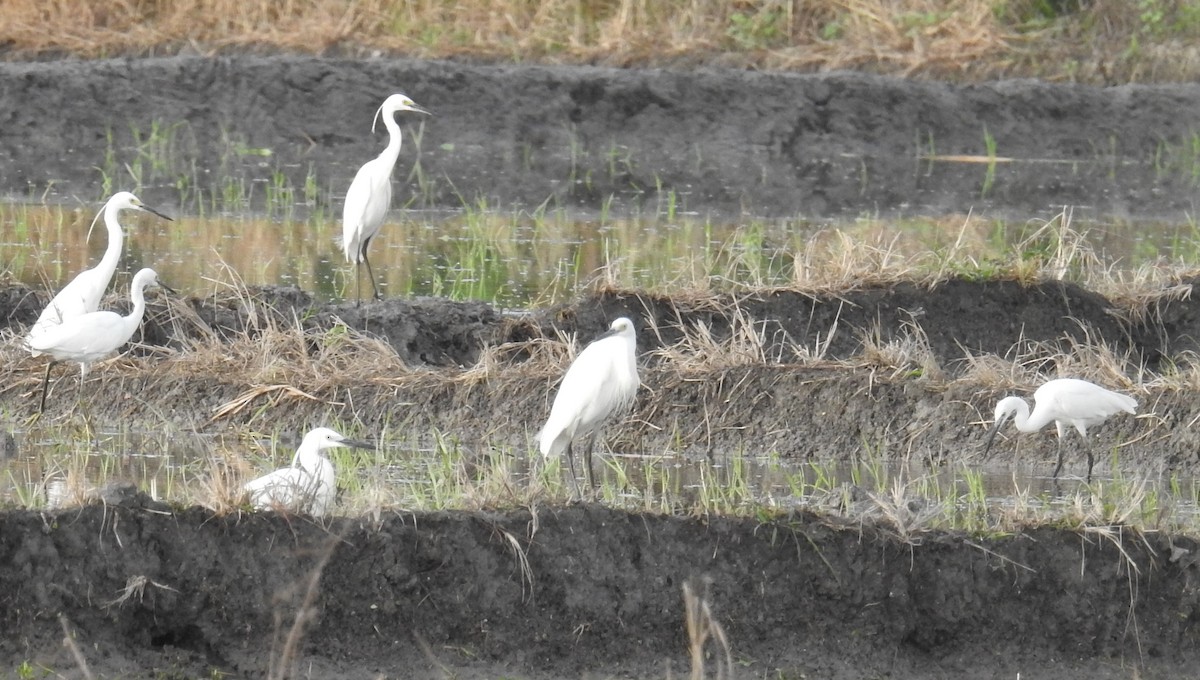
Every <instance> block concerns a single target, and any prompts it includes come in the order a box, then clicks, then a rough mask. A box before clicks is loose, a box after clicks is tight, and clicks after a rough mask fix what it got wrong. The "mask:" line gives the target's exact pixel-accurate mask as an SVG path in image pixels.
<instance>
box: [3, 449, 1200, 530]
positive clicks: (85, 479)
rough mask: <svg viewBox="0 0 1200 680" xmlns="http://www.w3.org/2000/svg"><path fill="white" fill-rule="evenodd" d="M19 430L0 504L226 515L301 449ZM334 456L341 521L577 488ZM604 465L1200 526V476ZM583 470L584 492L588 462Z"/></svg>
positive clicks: (765, 504) (1008, 516)
mask: <svg viewBox="0 0 1200 680" xmlns="http://www.w3.org/2000/svg"><path fill="white" fill-rule="evenodd" d="M13 435H14V436H13V442H14V444H15V447H13V446H10V447H8V448H7V449H6V450H7V451H9V452H10V454H12V455H10V457H8V458H7V459H4V460H0V506H20V507H27V508H34V509H39V508H56V507H71V506H74V505H78V504H80V503H83V502H88V501H90V500H93V499H95V498H97V497H99V496H102V495H103V493H104V491H103V490H104V489H105V488H106V487H108V486H110V485H112V484H114V483H132V484H134V485H136V486H137V488H139V489H140V490H142V491H144V492H146V493H147V494H149V495H150V496H151V497H152V498H155V499H157V500H161V501H165V502H169V503H183V504H191V503H199V504H202V505H209V506H210V507H215V506H216V505H217V504H218V499H219V498H222V497H228V496H229V494H230V493H234V494H236V488H237V486H238V485H239V484H240V483H241V482H244V481H245V480H248V479H250V478H252V477H254V476H257V475H259V474H263V473H265V472H267V471H269V470H271V469H274V468H276V467H279V466H284V465H287V464H288V463H289V462H290V460H291V456H292V453H293V451H294V447H295V446H296V442H293V441H281V440H280V439H279V438H266V437H262V438H254V439H239V438H236V437H214V436H208V435H198V434H186V433H171V434H154V433H130V432H124V433H121V432H110V433H93V434H92V436H90V437H75V438H73V439H72V440H71V441H70V442H69V443H64V442H63V441H58V440H55V439H54V438H52V437H48V436H45V435H34V434H32V433H30V432H21V431H17V432H14V433H13ZM64 439H67V438H64ZM331 453H332V455H331V458H332V459H333V460H334V463H335V466H336V467H337V468H338V470H339V488H340V496H339V508H338V510H336V511H335V512H336V513H339V514H360V513H363V512H372V511H373V510H374V509H377V508H380V507H382V508H402V509H405V510H433V509H444V508H453V507H471V506H472V504H473V503H476V502H478V501H479V500H480V498H482V497H487V496H488V494H492V495H493V496H495V495H496V494H498V496H497V497H498V498H499V499H500V500H503V499H504V498H505V497H506V494H507V495H512V494H516V493H519V491H516V490H519V489H521V488H524V487H527V486H528V485H531V484H534V485H542V486H543V487H546V486H548V487H549V489H550V490H549V491H548V493H550V494H552V495H554V496H559V497H562V498H566V497H568V496H570V495H572V494H573V490H572V489H573V485H572V484H571V482H570V476H569V473H568V471H567V466H566V464H565V462H564V461H556V462H554V463H552V464H551V465H550V466H549V467H548V471H547V468H546V466H545V464H544V463H543V462H542V461H541V459H540V457H539V456H537V454H536V451H533V450H532V447H531V452H530V453H529V454H528V455H526V454H524V453H522V452H515V453H497V452H495V451H489V452H473V451H464V450H460V449H458V448H451V449H448V448H446V447H444V446H442V445H441V444H439V443H435V444H434V445H432V446H424V447H415V446H413V445H412V444H397V443H394V442H384V443H383V446H382V447H381V448H379V449H376V450H375V451H373V452H359V451H352V450H349V449H339V450H334V451H333V452H331ZM576 465H577V466H581V465H582V461H581V460H580V461H576ZM593 469H594V471H595V477H596V480H597V482H596V484H597V489H598V490H597V492H596V493H597V497H598V498H600V499H602V500H604V501H605V502H606V503H609V504H611V505H615V506H619V507H626V508H629V509H634V510H645V511H650V512H680V511H683V512H721V513H728V512H755V511H756V510H755V509H756V508H775V509H780V510H788V509H812V510H818V511H822V512H832V513H834V514H843V515H847V516H850V517H867V516H871V517H879V518H883V519H889V520H892V521H897V520H898V521H901V522H912V523H913V526H915V527H928V526H930V523H932V524H936V525H937V526H942V527H947V526H949V527H954V528H970V527H975V528H979V529H982V528H985V527H992V526H994V525H995V524H996V523H998V522H1003V521H1009V522H1019V521H1021V520H1022V519H1024V520H1033V519H1042V520H1045V519H1046V518H1050V517H1061V516H1068V517H1078V516H1079V515H1081V514H1086V513H1095V512H1099V511H1100V510H1099V508H1106V510H1104V512H1108V513H1110V516H1100V517H1093V519H1105V520H1108V521H1112V520H1113V519H1114V517H1113V516H1111V515H1112V514H1116V515H1117V516H1119V517H1120V518H1121V519H1122V521H1123V522H1126V523H1134V524H1136V525H1142V526H1144V525H1153V526H1162V525H1164V524H1170V525H1174V526H1193V527H1194V526H1196V524H1197V522H1198V521H1200V505H1198V503H1197V499H1198V498H1200V480H1190V479H1178V478H1165V477H1162V476H1158V477H1153V478H1141V477H1137V476H1131V475H1127V474H1118V475H1116V476H1115V477H1110V476H1104V475H1100V474H1097V476H1096V477H1095V479H1094V480H1093V481H1092V483H1090V484H1088V483H1086V482H1085V481H1084V480H1083V479H1081V478H1080V477H1077V476H1073V475H1072V474H1071V472H1072V471H1071V470H1067V471H1065V473H1064V475H1063V476H1062V477H1061V478H1060V479H1058V480H1053V479H1051V478H1050V477H1049V471H1050V466H1049V464H1045V465H1041V464H1018V465H1016V466H1011V467H1009V466H1002V465H994V464H989V465H981V466H974V467H968V466H947V467H939V468H935V469H931V468H928V467H927V466H924V465H921V464H914V463H909V462H902V461H874V462H862V463H834V462H815V461H794V460H786V459H780V458H778V457H775V456H754V455H729V456H718V457H717V458H715V459H706V458H689V457H684V456H679V455H673V454H666V455H654V454H636V453H635V454H628V453H615V454H604V455H597V456H596V457H595V459H594V462H593ZM577 471H578V474H579V480H578V482H579V484H580V486H581V487H582V488H586V480H585V478H584V473H583V470H582V468H581V467H579V468H578V469H577ZM222 485H224V486H222ZM222 488H224V489H225V491H222ZM493 500H495V498H494V499H493Z"/></svg>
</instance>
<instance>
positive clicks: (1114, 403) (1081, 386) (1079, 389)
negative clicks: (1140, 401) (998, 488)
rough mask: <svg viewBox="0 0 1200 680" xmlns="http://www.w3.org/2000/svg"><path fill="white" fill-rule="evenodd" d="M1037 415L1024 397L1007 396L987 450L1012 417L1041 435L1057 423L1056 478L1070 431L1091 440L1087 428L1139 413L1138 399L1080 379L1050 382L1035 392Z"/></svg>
mask: <svg viewBox="0 0 1200 680" xmlns="http://www.w3.org/2000/svg"><path fill="white" fill-rule="evenodd" d="M1033 400H1034V406H1033V412H1032V413H1030V411H1029V404H1027V403H1026V402H1025V400H1024V399H1022V398H1020V397H1005V398H1003V399H1001V400H1000V401H999V403H997V404H996V412H995V414H994V418H995V424H994V425H993V426H992V431H991V434H990V435H988V441H987V447H986V448H985V452H986V450H987V449H990V448H991V446H992V441H993V440H994V439H995V438H996V433H997V432H999V431H1000V428H1002V427H1003V426H1004V424H1005V423H1006V422H1008V420H1009V419H1010V418H1011V419H1012V421H1013V424H1014V425H1016V427H1017V430H1019V431H1021V432H1037V431H1038V430H1040V429H1042V428H1043V427H1045V426H1046V425H1048V424H1050V422H1051V421H1053V422H1054V425H1055V428H1056V429H1057V430H1058V464H1057V465H1056V466H1055V467H1054V477H1055V478H1057V477H1058V473H1059V471H1060V470H1061V469H1062V463H1063V458H1062V440H1063V437H1064V436H1066V433H1067V429H1068V428H1070V427H1074V428H1075V429H1076V430H1078V431H1079V434H1080V436H1082V437H1083V438H1084V439H1085V442H1086V439H1087V428H1088V427H1090V426H1092V425H1099V424H1100V423H1103V422H1104V421H1105V420H1108V418H1109V417H1110V416H1113V415H1116V414H1117V413H1131V414H1132V413H1136V412H1137V400H1135V399H1134V398H1133V397H1130V396H1128V395H1124V394H1120V393H1119V392H1113V391H1112V390H1107V389H1104V388H1103V387H1100V386H1099V385H1096V384H1094V383H1090V382H1088V381H1086V380H1079V379H1076V378H1058V379H1056V380H1050V381H1048V382H1047V383H1045V384H1044V385H1042V386H1041V387H1039V388H1037V390H1036V391H1035V392H1034V393H1033ZM1087 456H1088V479H1089V480H1090V479H1091V478H1092V463H1093V460H1092V451H1091V449H1090V448H1088V452H1087Z"/></svg>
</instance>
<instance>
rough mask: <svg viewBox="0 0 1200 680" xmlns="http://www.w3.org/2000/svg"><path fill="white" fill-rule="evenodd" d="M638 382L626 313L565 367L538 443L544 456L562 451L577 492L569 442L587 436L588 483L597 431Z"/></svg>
mask: <svg viewBox="0 0 1200 680" xmlns="http://www.w3.org/2000/svg"><path fill="white" fill-rule="evenodd" d="M639 384H640V382H639V380H638V372H637V335H636V334H635V332H634V330H633V322H632V321H630V320H629V319H627V318H625V317H621V318H619V319H617V320H615V321H613V322H612V325H611V326H609V331H608V333H606V334H605V335H603V336H601V337H600V338H599V339H597V340H595V341H593V342H592V343H591V344H590V345H588V346H587V347H585V348H584V350H583V351H582V352H580V353H579V356H578V357H576V358H575V361H574V362H573V363H572V364H571V367H570V368H569V369H567V374H566V376H565V377H564V378H563V381H562V384H561V385H560V386H559V388H558V394H557V395H556V396H555V397H554V406H553V407H551V409H550V418H549V419H548V420H547V421H546V425H545V427H543V428H542V432H541V436H540V441H539V448H540V449H541V452H542V455H543V456H545V457H547V458H549V457H551V456H557V455H560V454H562V453H564V452H565V453H566V454H567V464H568V465H570V468H571V479H572V482H574V483H575V484H576V493H578V482H577V481H576V480H575V463H574V458H573V455H572V446H573V444H574V442H576V441H578V440H580V439H583V438H587V439H588V445H587V451H586V454H585V457H586V471H587V476H588V480H589V482H590V481H591V478H592V460H591V457H592V446H593V444H594V443H595V439H596V435H597V434H598V433H599V432H600V430H601V428H602V427H603V426H604V423H605V421H606V420H608V418H609V417H610V416H612V415H613V414H614V413H617V412H623V411H625V410H627V409H628V408H629V407H630V406H632V405H633V401H634V398H635V397H636V395H637V389H638V385H639Z"/></svg>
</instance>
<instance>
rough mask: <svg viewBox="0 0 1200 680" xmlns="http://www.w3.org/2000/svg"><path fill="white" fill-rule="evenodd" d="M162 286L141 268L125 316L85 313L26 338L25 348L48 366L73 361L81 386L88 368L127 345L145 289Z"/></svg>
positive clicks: (143, 308) (142, 306)
mask: <svg viewBox="0 0 1200 680" xmlns="http://www.w3.org/2000/svg"><path fill="white" fill-rule="evenodd" d="M152 285H162V284H159V282H158V275H157V274H155V273H154V270H153V269H143V270H141V271H139V272H138V273H137V274H135V275H134V277H133V283H132V284H131V285H130V287H129V297H130V299H132V300H133V310H132V311H130V312H129V314H127V315H126V316H121V315H120V314H117V313H116V312H110V311H103V312H89V313H87V314H82V315H80V316H76V317H74V318H71V319H67V320H66V321H63V322H62V323H60V324H59V325H57V326H52V327H49V328H47V329H45V330H43V331H42V332H40V333H39V334H38V335H37V336H35V337H32V338H28V339H27V343H28V345H29V349H30V350H31V351H33V352H35V353H39V354H49V355H50V356H51V357H52V359H51V361H50V366H53V365H54V364H55V363H56V362H59V361H74V362H77V363H78V364H79V380H80V384H81V385H82V383H83V379H84V378H86V377H87V373H88V369H89V368H90V367H91V365H92V364H93V363H94V362H96V361H98V360H100V359H103V358H104V357H106V356H108V355H109V354H112V353H113V352H115V351H117V350H118V349H119V348H120V347H121V346H122V345H124V344H125V343H127V342H129V338H131V337H133V333H134V331H136V330H137V328H138V326H139V325H141V323H142V316H143V315H144V314H145V312H146V296H145V292H144V291H145V289H146V287H147V286H152ZM163 287H164V288H166V286H163ZM50 366H47V367H46V376H45V377H44V378H43V379H42V402H41V406H40V407H39V409H38V411H39V412H41V411H44V410H45V409H46V389H47V382H48V381H49V378H50Z"/></svg>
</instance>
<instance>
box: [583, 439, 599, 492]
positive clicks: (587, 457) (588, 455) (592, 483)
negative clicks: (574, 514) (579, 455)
mask: <svg viewBox="0 0 1200 680" xmlns="http://www.w3.org/2000/svg"><path fill="white" fill-rule="evenodd" d="M595 445H596V435H595V433H593V434H592V436H591V437H588V445H587V451H586V452H584V454H583V459H584V462H585V463H586V468H585V469H584V472H585V473H586V474H587V483H588V489H589V490H590V491H591V492H592V493H595V492H596V478H595V477H594V476H593V475H592V447H594V446H595Z"/></svg>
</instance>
